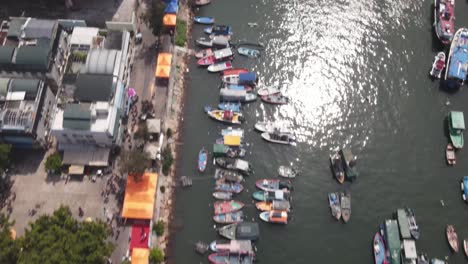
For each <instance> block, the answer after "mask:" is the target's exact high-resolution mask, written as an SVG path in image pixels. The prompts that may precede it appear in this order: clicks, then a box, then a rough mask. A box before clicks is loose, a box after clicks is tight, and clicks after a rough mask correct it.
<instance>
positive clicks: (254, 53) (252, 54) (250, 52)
mask: <svg viewBox="0 0 468 264" xmlns="http://www.w3.org/2000/svg"><path fill="white" fill-rule="evenodd" d="M237 52H238V53H239V54H240V55H244V56H247V57H249V58H258V57H260V51H259V50H257V49H250V48H246V47H239V48H238V49H237Z"/></svg>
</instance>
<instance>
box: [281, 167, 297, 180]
mask: <svg viewBox="0 0 468 264" xmlns="http://www.w3.org/2000/svg"><path fill="white" fill-rule="evenodd" d="M296 175H297V171H296V170H295V169H294V168H292V167H288V166H279V167H278V176H280V177H283V178H296Z"/></svg>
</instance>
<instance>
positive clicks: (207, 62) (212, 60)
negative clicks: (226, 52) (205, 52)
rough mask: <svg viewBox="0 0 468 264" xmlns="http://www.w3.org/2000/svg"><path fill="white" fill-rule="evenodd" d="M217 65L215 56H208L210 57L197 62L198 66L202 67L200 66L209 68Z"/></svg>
mask: <svg viewBox="0 0 468 264" xmlns="http://www.w3.org/2000/svg"><path fill="white" fill-rule="evenodd" d="M214 63H215V58H214V56H208V57H204V58H201V59H199V60H198V61H197V64H198V65H200V66H209V65H211V64H214Z"/></svg>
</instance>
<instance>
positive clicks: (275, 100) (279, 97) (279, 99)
mask: <svg viewBox="0 0 468 264" xmlns="http://www.w3.org/2000/svg"><path fill="white" fill-rule="evenodd" d="M260 98H261V99H262V101H263V102H265V103H268V104H276V105H283V104H287V103H288V102H289V98H288V97H286V96H284V95H283V94H282V93H281V92H278V93H275V94H269V95H263V96H261V97H260Z"/></svg>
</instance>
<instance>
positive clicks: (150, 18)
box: [144, 0, 166, 36]
mask: <svg viewBox="0 0 468 264" xmlns="http://www.w3.org/2000/svg"><path fill="white" fill-rule="evenodd" d="M164 8H166V4H165V3H164V2H163V1H161V0H153V1H151V7H150V8H148V9H147V11H146V14H145V15H144V20H145V21H146V24H147V25H148V26H149V27H150V28H151V29H152V30H153V34H154V35H155V36H158V35H159V33H160V32H161V29H162V27H163V21H162V18H163V16H164Z"/></svg>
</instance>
